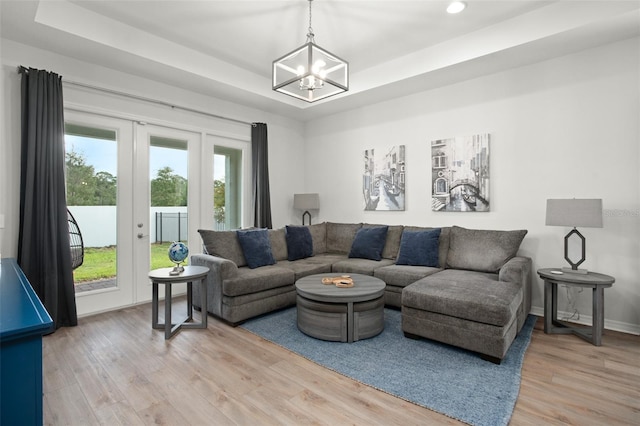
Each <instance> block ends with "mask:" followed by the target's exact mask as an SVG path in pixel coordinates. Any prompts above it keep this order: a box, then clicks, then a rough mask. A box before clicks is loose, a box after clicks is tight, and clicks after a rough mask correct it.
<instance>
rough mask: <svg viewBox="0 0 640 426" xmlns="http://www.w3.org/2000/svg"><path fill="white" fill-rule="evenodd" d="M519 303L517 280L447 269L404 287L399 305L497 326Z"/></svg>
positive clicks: (508, 319) (510, 318) (508, 320)
mask: <svg viewBox="0 0 640 426" xmlns="http://www.w3.org/2000/svg"><path fill="white" fill-rule="evenodd" d="M521 303H522V286H521V285H520V284H519V283H508V282H504V281H498V276H497V274H488V273H482V272H473V271H460V270H455V269H447V270H444V271H442V272H438V273H437V274H433V275H430V276H428V277H426V278H423V279H421V280H419V281H416V282H415V283H413V284H411V285H409V286H407V287H405V288H404V290H403V292H402V306H403V307H404V306H407V307H409V308H414V309H419V310H423V311H428V312H436V313H439V314H443V315H448V316H451V317H456V318H462V319H466V320H470V321H475V322H479V323H484V324H490V325H495V326H499V327H503V326H506V325H508V324H510V323H511V322H512V321H513V318H514V317H515V315H516V313H517V311H518V307H519V306H520V305H521Z"/></svg>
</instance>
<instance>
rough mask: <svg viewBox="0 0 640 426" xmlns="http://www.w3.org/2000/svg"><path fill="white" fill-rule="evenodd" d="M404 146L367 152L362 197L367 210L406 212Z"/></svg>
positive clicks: (365, 153)
mask: <svg viewBox="0 0 640 426" xmlns="http://www.w3.org/2000/svg"><path fill="white" fill-rule="evenodd" d="M405 173H406V169H405V146H404V145H396V146H392V147H390V148H389V149H387V150H381V149H375V150H374V149H368V150H366V151H365V152H364V174H363V175H362V195H363V197H364V209H365V210H404V203H405V176H406V174H405Z"/></svg>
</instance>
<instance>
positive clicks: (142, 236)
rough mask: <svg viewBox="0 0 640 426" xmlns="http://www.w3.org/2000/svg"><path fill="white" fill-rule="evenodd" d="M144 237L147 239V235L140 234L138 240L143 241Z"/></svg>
mask: <svg viewBox="0 0 640 426" xmlns="http://www.w3.org/2000/svg"><path fill="white" fill-rule="evenodd" d="M144 237H148V235H144V234H143V233H142V232H140V233H138V239H143V238H144Z"/></svg>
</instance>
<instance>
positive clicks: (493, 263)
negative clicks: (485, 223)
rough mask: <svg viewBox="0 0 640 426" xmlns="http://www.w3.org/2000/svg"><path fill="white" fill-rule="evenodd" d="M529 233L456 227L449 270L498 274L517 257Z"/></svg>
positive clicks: (453, 229) (454, 227) (452, 229)
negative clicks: (510, 260) (509, 261)
mask: <svg viewBox="0 0 640 426" xmlns="http://www.w3.org/2000/svg"><path fill="white" fill-rule="evenodd" d="M526 234H527V231H526V230H517V231H491V230H480V229H465V228H461V227H459V226H453V227H452V228H451V231H450V241H449V254H448V255H447V268H452V269H466V270H470V271H480V272H498V271H499V270H500V268H501V267H502V265H504V264H505V263H507V261H508V260H509V259H511V258H513V257H515V256H516V254H517V252H518V249H519V248H520V243H522V240H523V238H524V236H525V235H526Z"/></svg>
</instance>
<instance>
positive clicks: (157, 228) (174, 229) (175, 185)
mask: <svg viewBox="0 0 640 426" xmlns="http://www.w3.org/2000/svg"><path fill="white" fill-rule="evenodd" d="M136 139H137V140H136V152H137V156H136V168H135V194H136V195H135V198H134V206H135V217H136V231H135V234H136V240H137V242H136V252H135V264H136V270H137V272H136V276H137V280H136V283H137V285H136V301H138V302H140V301H145V300H150V299H151V284H150V281H149V278H148V273H149V271H150V270H153V269H158V268H166V267H171V266H174V264H173V263H171V261H170V260H169V257H168V254H167V251H168V248H169V246H170V245H171V243H172V242H174V241H181V242H183V243H185V244H187V246H188V247H189V248H190V250H196V251H198V247H199V245H198V244H197V240H196V239H195V238H194V237H193V233H194V232H195V234H196V235H197V224H198V218H197V217H196V218H195V220H193V216H194V214H196V215H197V211H198V210H197V209H193V210H194V212H192V211H191V209H190V207H189V205H190V203H189V199H190V198H192V199H193V195H191V194H190V191H191V190H192V188H191V187H195V188H196V195H197V188H198V185H197V184H196V185H190V184H189V182H190V175H191V177H192V179H194V180H196V181H197V180H198V179H197V176H198V175H197V174H196V173H197V170H198V152H199V146H200V144H199V140H200V137H199V135H198V134H197V133H192V132H187V131H182V130H176V129H171V128H166V127H162V126H155V125H149V124H139V123H138V124H136ZM190 160H191V161H190ZM196 204H197V202H196ZM198 238H199V237H198ZM191 241H194V243H193V244H190V242H191ZM192 252H193V251H192ZM185 263H187V264H188V258H187V260H186V262H185ZM174 290H177V291H178V292H179V291H180V288H179V287H176V288H174Z"/></svg>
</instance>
